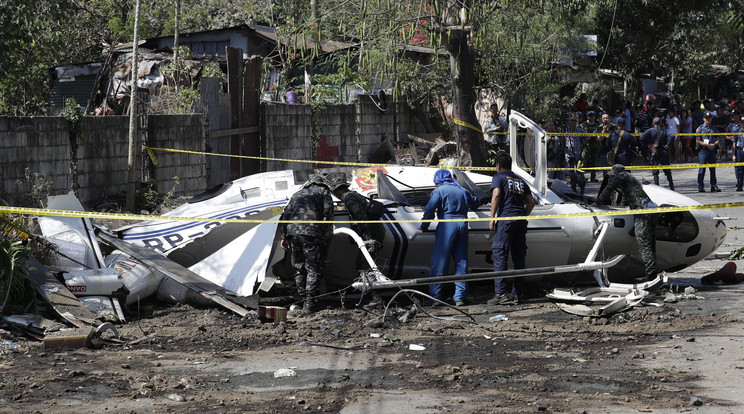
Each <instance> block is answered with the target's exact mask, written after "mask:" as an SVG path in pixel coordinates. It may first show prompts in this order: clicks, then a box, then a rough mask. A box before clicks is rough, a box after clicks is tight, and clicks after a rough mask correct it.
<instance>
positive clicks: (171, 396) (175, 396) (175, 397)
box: [167, 394, 186, 402]
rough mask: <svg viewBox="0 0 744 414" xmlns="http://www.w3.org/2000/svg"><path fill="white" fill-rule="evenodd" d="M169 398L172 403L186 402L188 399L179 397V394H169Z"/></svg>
mask: <svg viewBox="0 0 744 414" xmlns="http://www.w3.org/2000/svg"><path fill="white" fill-rule="evenodd" d="M167 398H168V399H169V400H171V401H175V402H186V398H184V397H182V396H180V395H178V394H168V396H167Z"/></svg>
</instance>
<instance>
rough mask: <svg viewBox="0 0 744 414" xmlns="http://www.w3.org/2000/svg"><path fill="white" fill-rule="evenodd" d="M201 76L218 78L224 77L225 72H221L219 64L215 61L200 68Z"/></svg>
mask: <svg viewBox="0 0 744 414" xmlns="http://www.w3.org/2000/svg"><path fill="white" fill-rule="evenodd" d="M201 76H202V78H218V79H224V78H225V74H224V73H222V69H220V65H218V64H216V63H209V64H207V65H206V66H204V68H203V69H202V74H201Z"/></svg>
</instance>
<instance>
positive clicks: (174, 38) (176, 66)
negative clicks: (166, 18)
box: [173, 0, 181, 92]
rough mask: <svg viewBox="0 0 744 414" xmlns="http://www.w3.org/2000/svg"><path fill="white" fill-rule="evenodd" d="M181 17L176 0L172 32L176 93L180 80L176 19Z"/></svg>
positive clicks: (179, 1)
mask: <svg viewBox="0 0 744 414" xmlns="http://www.w3.org/2000/svg"><path fill="white" fill-rule="evenodd" d="M180 15H181V0H176V17H175V26H176V27H175V29H174V31H173V69H174V76H173V77H174V80H175V82H174V85H173V87H174V88H175V90H176V92H178V81H179V80H180V76H179V75H180V74H179V73H178V72H179V69H178V17H179V16H180Z"/></svg>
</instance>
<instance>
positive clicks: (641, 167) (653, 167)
mask: <svg viewBox="0 0 744 414" xmlns="http://www.w3.org/2000/svg"><path fill="white" fill-rule="evenodd" d="M144 148H145V149H147V150H148V153H149V152H151V151H165V152H175V153H182V154H197V155H212V156H215V157H236V158H250V159H257V160H266V161H284V162H297V163H307V164H333V165H347V166H357V167H390V166H391V164H372V163H363V162H342V161H327V160H326V161H321V160H317V161H315V160H296V159H290V158H270V157H257V156H250V155H232V154H220V153H217V152H203V151H188V150H179V149H173V148H157V147H148V146H144ZM152 157H154V154H153V155H151V158H152ZM155 165H157V163H155ZM742 166H744V162H728V163H718V164H670V165H663V166H660V165H647V166H646V165H639V166H626V167H625V169H626V170H658V169H674V170H681V169H687V168H711V167H742ZM430 168H450V169H452V168H457V169H460V170H467V171H496V167H472V166H464V165H462V166H451V167H447V166H445V167H439V166H430ZM581 169H582V170H585V171H601V170H610V169H612V167H582V168H581ZM524 170H525V171H531V169H530V168H524ZM547 170H548V171H574V170H576V168H558V167H555V168H548V169H547Z"/></svg>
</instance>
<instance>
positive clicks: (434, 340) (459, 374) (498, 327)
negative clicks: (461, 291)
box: [0, 187, 744, 414]
mask: <svg viewBox="0 0 744 414" xmlns="http://www.w3.org/2000/svg"><path fill="white" fill-rule="evenodd" d="M683 191H684V187H683ZM706 194H707V193H706ZM690 195H692V193H691V194H690ZM703 196H704V195H703ZM713 196H714V195H710V197H713ZM701 201H703V202H706V201H707V202H719V201H711V200H705V199H701ZM732 213H733V214H732ZM722 215H728V216H736V215H739V216H744V213H741V212H733V211H724V212H722ZM739 221H741V219H740V220H739ZM727 223H728V224H729V235H728V238H727V240H726V242H725V243H724V245H723V246H722V247H721V249H720V250H719V252H721V253H727V252H729V251H730V250H731V249H732V248H733V247H740V246H741V245H742V240H743V239H744V230H740V229H739V228H738V227H737V225H741V223H740V222H737V221H736V220H730V221H728V222H727ZM725 262H726V260H723V259H720V258H716V256H714V257H711V258H710V260H705V261H703V262H700V263H698V264H697V265H695V266H693V267H691V268H688V269H686V270H685V271H684V272H680V273H677V274H673V275H670V277H671V279H670V286H669V287H667V288H664V289H663V290H662V291H660V293H659V295H656V296H654V297H653V298H651V299H650V300H649V301H648V302H653V303H656V304H657V305H660V306H653V305H648V306H640V307H636V308H633V309H631V310H628V311H626V312H622V313H619V314H616V315H614V316H612V317H610V318H601V319H593V318H583V317H579V316H575V315H570V314H568V313H565V312H563V311H561V310H560V309H559V308H558V307H557V306H556V305H555V304H553V303H552V302H550V301H549V300H547V299H545V298H544V297H543V293H544V292H543V291H542V290H541V288H542V287H541V286H532V295H531V296H530V297H529V298H528V299H527V300H526V301H524V302H523V303H520V304H519V305H515V306H486V305H483V304H475V305H468V306H466V307H465V310H466V311H467V314H468V315H470V316H471V317H472V320H471V319H469V318H466V317H463V315H462V314H461V313H459V312H457V311H455V310H453V309H449V308H431V307H426V308H424V309H425V310H426V311H427V312H429V313H430V314H431V316H430V315H427V314H424V313H422V312H419V313H418V314H416V315H415V316H413V317H411V318H409V320H408V321H406V322H400V321H399V320H398V319H397V316H399V315H398V314H397V313H396V310H395V309H391V310H390V311H389V312H388V314H387V315H388V316H387V317H386V320H385V323H381V322H380V321H379V320H378V321H377V322H370V321H373V320H374V319H375V318H377V317H378V316H379V315H380V314H381V312H382V311H380V310H375V311H365V310H362V309H360V308H357V307H356V306H355V305H356V301H355V300H347V301H346V302H345V303H343V304H342V303H341V302H340V301H339V300H331V301H329V302H327V305H328V306H329V307H330V308H331V309H327V310H323V311H320V312H318V313H316V314H313V315H310V316H303V315H302V314H300V313H294V312H291V313H290V314H289V318H288V320H287V321H286V322H282V323H278V324H272V323H261V321H259V320H256V319H253V318H240V317H238V316H235V315H232V314H230V313H227V312H226V311H223V310H220V309H215V308H195V307H192V306H190V305H163V304H160V303H156V302H152V301H150V302H143V303H142V304H140V306H139V307H138V308H130V309H129V310H128V313H127V317H128V319H129V323H127V324H125V325H119V326H118V327H117V328H118V329H119V332H120V333H121V335H122V336H123V337H124V338H126V339H128V340H134V341H135V343H129V344H124V345H107V346H104V347H102V348H99V349H67V350H45V349H44V348H43V346H42V345H41V344H40V343H38V342H32V341H25V340H23V339H21V338H17V337H5V338H4V339H6V340H7V341H8V342H6V343H3V345H2V346H0V372H1V373H2V376H1V377H0V412H49V413H76V414H77V413H82V412H98V413H101V412H112V413H130V412H134V413H140V412H178V413H181V412H199V413H210V412H214V413H225V412H227V413H244V412H251V413H289V412H334V413H336V412H340V413H408V412H415V413H438V412H455V413H480V412H482V413H502V412H503V413H521V412H527V413H529V412H567V413H582V412H586V413H608V412H609V413H628V412H655V413H660V412H661V413H671V412H687V411H693V412H706V413H708V412H720V413H735V412H741V411H742V406H741V404H742V403H744V381H742V380H741V377H742V374H743V373H744V353H743V352H742V351H743V350H744V349H743V348H744V345H742V337H743V336H744V328H743V327H742V321H741V317H742V312H741V309H742V308H744V306H743V305H744V296H742V292H744V287H743V286H738V285H735V286H701V285H700V282H699V279H700V277H701V276H703V275H704V274H706V273H709V272H711V271H713V270H715V269H718V268H719V267H720V266H721V265H722V264H724V263H725ZM739 264H740V270H741V267H742V266H744V263H739ZM690 285H692V286H695V287H696V288H697V289H698V293H697V295H699V296H701V297H703V298H704V299H698V300H682V301H679V302H677V303H663V301H662V299H663V298H664V294H665V293H666V292H669V291H671V292H674V293H679V292H680V290H681V289H683V288H684V287H685V286H690ZM472 290H473V291H474V292H475V293H476V296H475V300H476V302H480V303H483V302H485V300H486V299H488V297H489V295H488V291H489V290H490V286H488V285H487V284H478V285H475V286H474V289H472ZM478 292H482V294H478ZM499 314H503V315H505V316H507V317H508V320H506V321H499V322H489V318H490V317H492V316H494V315H499ZM434 316H437V317H452V318H454V317H456V318H457V320H443V319H438V318H435V317H434ZM377 336H379V337H377ZM13 345H17V349H13V348H14V346H13ZM411 345H420V346H422V347H423V348H425V349H423V350H411V349H410V346H411ZM288 370H291V373H290V375H292V376H283V377H282V376H280V377H277V375H279V374H281V373H282V372H285V373H286V372H288Z"/></svg>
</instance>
